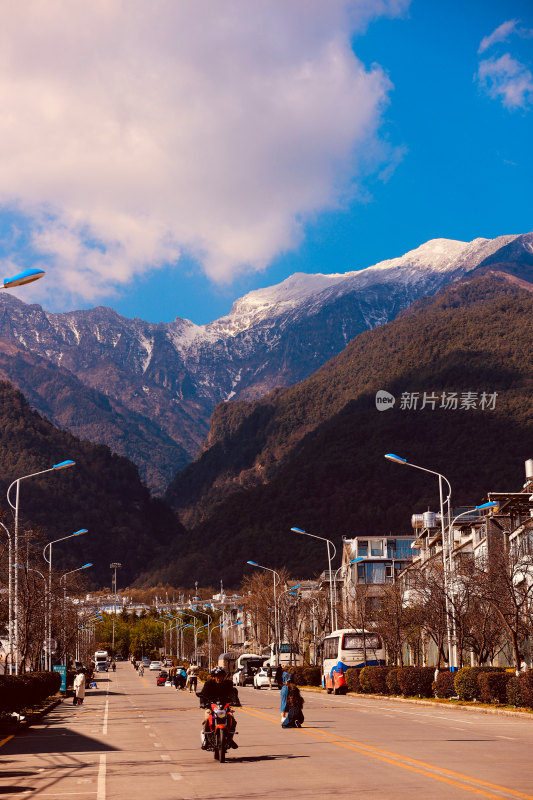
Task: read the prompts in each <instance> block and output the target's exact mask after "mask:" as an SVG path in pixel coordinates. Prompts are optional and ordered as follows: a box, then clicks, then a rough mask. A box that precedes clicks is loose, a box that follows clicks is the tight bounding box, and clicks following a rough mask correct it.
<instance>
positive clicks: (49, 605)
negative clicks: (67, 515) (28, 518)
mask: <svg viewBox="0 0 533 800" xmlns="http://www.w3.org/2000/svg"><path fill="white" fill-rule="evenodd" d="M83 533H88V530H87V528H80V530H79V531H74V533H71V534H69V535H68V536H62V537H61V538H60V539H54V540H53V541H52V542H48V544H47V545H45V548H44V550H43V558H44V560H45V561H46V562H47V564H48V602H47V604H46V605H47V610H48V614H47V628H46V630H47V638H48V639H51V638H52V545H53V544H56V543H57V542H64V541H65V539H72V537H73V536H81V535H82V534H83ZM48 548H50V552H49V554H48V556H49V557H48V558H47V557H46V551H47V550H48ZM47 655H48V659H47V664H46V669H47V670H48V671H51V670H52V654H51V653H49V652H48V653H47Z"/></svg>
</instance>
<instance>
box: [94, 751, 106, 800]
mask: <svg viewBox="0 0 533 800" xmlns="http://www.w3.org/2000/svg"><path fill="white" fill-rule="evenodd" d="M105 776H106V754H105V753H101V754H100V766H99V768H98V786H97V792H96V800H105Z"/></svg>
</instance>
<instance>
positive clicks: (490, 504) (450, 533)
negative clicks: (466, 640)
mask: <svg viewBox="0 0 533 800" xmlns="http://www.w3.org/2000/svg"><path fill="white" fill-rule="evenodd" d="M497 506H498V503H496V502H494V501H493V500H491V501H490V502H488V503H482V504H481V505H479V506H474V508H467V509H466V510H465V511H461V513H460V514H457V515H456V516H455V517H454V518H453V519H452V521H451V522H450V524H449V525H448V554H447V558H448V571H449V576H450V592H451V594H452V595H453V594H454V590H455V580H454V577H453V572H454V569H453V561H452V550H453V547H452V545H453V526H454V525H455V523H456V521H457V520H458V519H460V518H461V517H464V516H466V515H467V514H471V513H472V511H482V510H484V509H486V508H496V507H497ZM452 626H453V633H454V636H453V639H454V645H453V662H454V666H457V645H456V644H455V616H453V618H452Z"/></svg>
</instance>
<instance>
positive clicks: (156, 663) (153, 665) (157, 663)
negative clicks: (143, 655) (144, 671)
mask: <svg viewBox="0 0 533 800" xmlns="http://www.w3.org/2000/svg"><path fill="white" fill-rule="evenodd" d="M162 666H163V665H162V664H161V662H160V661H150V669H153V670H158V669H161V667H162Z"/></svg>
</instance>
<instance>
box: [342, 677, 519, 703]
mask: <svg viewBox="0 0 533 800" xmlns="http://www.w3.org/2000/svg"><path fill="white" fill-rule="evenodd" d="M345 677H346V683H347V685H348V690H349V691H351V692H360V693H363V694H364V693H367V694H390V695H400V694H403V695H404V696H405V697H433V696H436V697H442V698H450V697H459V699H460V700H464V701H473V700H479V701H480V702H483V703H501V704H505V703H508V704H509V705H515V706H521V707H525V708H533V671H529V672H525V673H522V674H520V675H519V676H518V677H516V676H514V675H513V674H512V673H511V672H506V671H505V669H504V668H503V667H463V668H462V669H460V670H459V671H458V672H448V671H442V672H439V674H438V675H437V678H436V680H435V670H434V668H433V667H363V668H362V669H349V670H348V671H347V672H346V676H345Z"/></svg>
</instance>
